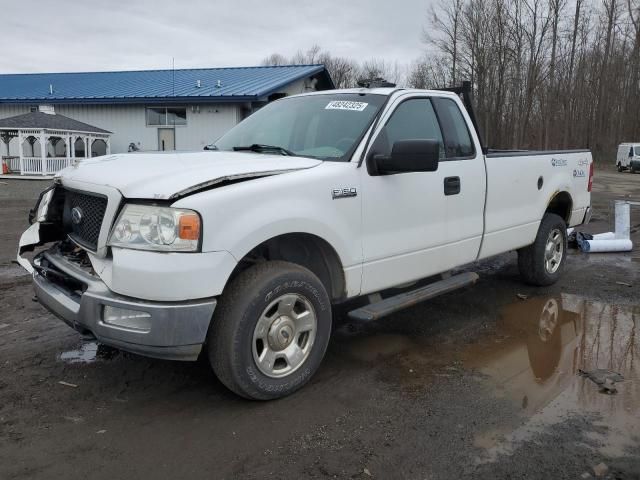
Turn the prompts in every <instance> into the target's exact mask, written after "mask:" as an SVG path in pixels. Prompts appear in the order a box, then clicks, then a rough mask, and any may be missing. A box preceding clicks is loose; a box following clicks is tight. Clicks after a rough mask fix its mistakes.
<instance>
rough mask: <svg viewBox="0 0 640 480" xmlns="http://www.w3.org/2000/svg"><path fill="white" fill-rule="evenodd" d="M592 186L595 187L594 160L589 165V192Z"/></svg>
mask: <svg viewBox="0 0 640 480" xmlns="http://www.w3.org/2000/svg"><path fill="white" fill-rule="evenodd" d="M591 187H593V161H591V164H590V165H589V184H588V185H587V192H590V191H591Z"/></svg>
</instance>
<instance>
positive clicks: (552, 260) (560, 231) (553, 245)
mask: <svg viewBox="0 0 640 480" xmlns="http://www.w3.org/2000/svg"><path fill="white" fill-rule="evenodd" d="M566 256H567V224H566V223H565V221H564V220H563V219H562V218H561V217H560V216H558V215H556V214H554V213H546V214H545V215H544V217H542V221H541V222H540V227H539V228H538V234H537V235H536V240H535V242H533V244H531V245H529V246H528V247H525V248H521V249H520V250H518V268H519V269H520V276H521V277H522V279H523V280H524V281H525V282H526V283H529V284H531V285H538V286H545V285H551V284H553V283H556V282H557V281H558V278H560V275H561V273H562V270H563V269H564V264H565V259H566Z"/></svg>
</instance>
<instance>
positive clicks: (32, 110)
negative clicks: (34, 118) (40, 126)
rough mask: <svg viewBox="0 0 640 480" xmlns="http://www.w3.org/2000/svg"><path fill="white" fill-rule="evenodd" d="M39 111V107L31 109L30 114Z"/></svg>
mask: <svg viewBox="0 0 640 480" xmlns="http://www.w3.org/2000/svg"><path fill="white" fill-rule="evenodd" d="M37 111H38V107H29V112H31V113H33V112H37Z"/></svg>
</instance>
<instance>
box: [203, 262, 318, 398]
mask: <svg viewBox="0 0 640 480" xmlns="http://www.w3.org/2000/svg"><path fill="white" fill-rule="evenodd" d="M330 333H331V304H330V302H329V296H328V295H327V292H326V290H325V288H324V285H323V284H322V282H320V280H319V279H318V278H317V277H316V276H315V275H314V274H313V273H312V272H310V271H309V270H307V269H306V268H303V267H301V266H299V265H295V264H292V263H288V262H280V261H277V262H276V261H274V262H266V263H264V264H260V265H256V266H254V267H251V268H249V269H247V270H245V271H244V272H242V273H240V274H239V275H238V276H237V277H236V278H235V279H234V280H233V281H232V282H231V284H230V285H229V286H228V287H227V289H225V292H224V294H223V295H222V297H221V299H220V303H219V305H218V309H217V310H216V313H215V315H214V319H213V324H212V326H211V329H210V331H209V338H208V348H209V359H210V362H211V366H212V368H213V370H214V372H215V373H216V375H217V376H218V378H219V379H220V381H221V382H222V383H224V384H225V385H226V386H227V387H228V388H229V389H231V390H232V391H234V392H235V393H237V394H238V395H241V396H243V397H246V398H251V399H257V400H270V399H275V398H279V397H283V396H286V395H289V394H290V393H293V392H294V391H296V390H297V389H299V388H300V387H302V386H303V385H304V384H305V383H306V382H307V381H308V380H309V379H310V378H311V376H312V375H313V374H314V373H315V372H316V370H317V369H318V367H319V366H320V362H321V361H322V358H323V357H324V354H325V351H326V349H327V345H328V342H329V336H330Z"/></svg>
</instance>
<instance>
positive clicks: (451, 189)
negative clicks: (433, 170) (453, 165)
mask: <svg viewBox="0 0 640 480" xmlns="http://www.w3.org/2000/svg"><path fill="white" fill-rule="evenodd" d="M459 193H460V177H447V178H445V179H444V194H445V195H458V194H459Z"/></svg>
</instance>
